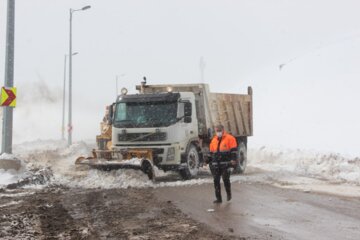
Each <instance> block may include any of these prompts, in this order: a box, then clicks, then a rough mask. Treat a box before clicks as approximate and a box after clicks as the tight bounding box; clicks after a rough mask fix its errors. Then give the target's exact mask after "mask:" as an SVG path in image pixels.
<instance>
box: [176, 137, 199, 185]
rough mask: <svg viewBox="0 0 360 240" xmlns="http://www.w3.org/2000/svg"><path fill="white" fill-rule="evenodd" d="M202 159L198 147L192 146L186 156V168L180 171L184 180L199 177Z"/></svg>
mask: <svg viewBox="0 0 360 240" xmlns="http://www.w3.org/2000/svg"><path fill="white" fill-rule="evenodd" d="M199 163H200V157H199V152H198V151H197V149H196V147H195V146H194V145H193V144H191V145H190V147H189V150H188V151H187V154H186V167H184V168H183V169H181V170H180V171H179V173H180V175H181V177H182V178H183V179H184V180H187V179H190V178H192V177H195V176H197V173H198V171H199Z"/></svg>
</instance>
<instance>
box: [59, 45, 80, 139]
mask: <svg viewBox="0 0 360 240" xmlns="http://www.w3.org/2000/svg"><path fill="white" fill-rule="evenodd" d="M76 54H78V53H77V52H75V53H73V54H72V55H73V56H74V55H76ZM67 57H68V55H67V54H65V55H64V83H63V106H62V125H61V139H62V140H65V99H66V90H65V89H66V62H67V61H66V60H67Z"/></svg>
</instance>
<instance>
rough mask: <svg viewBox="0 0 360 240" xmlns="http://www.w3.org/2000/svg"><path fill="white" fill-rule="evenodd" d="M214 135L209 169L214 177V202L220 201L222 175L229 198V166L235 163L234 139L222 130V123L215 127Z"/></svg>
mask: <svg viewBox="0 0 360 240" xmlns="http://www.w3.org/2000/svg"><path fill="white" fill-rule="evenodd" d="M215 131H216V136H214V137H213V139H212V140H211V143H210V153H211V155H210V170H211V173H212V175H213V177H214V187H215V197H216V200H215V201H214V203H221V202H222V198H221V187H220V178H221V176H222V179H223V182H224V186H225V190H226V194H227V200H228V201H230V200H231V184H230V169H229V168H230V167H231V166H234V165H235V164H236V161H235V160H236V150H237V143H236V139H235V138H234V137H233V136H232V135H230V134H229V133H227V132H226V131H225V130H224V126H223V125H217V126H216V128H215Z"/></svg>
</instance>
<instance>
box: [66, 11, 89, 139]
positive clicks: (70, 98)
mask: <svg viewBox="0 0 360 240" xmlns="http://www.w3.org/2000/svg"><path fill="white" fill-rule="evenodd" d="M89 8H90V6H85V7H83V8H81V9H75V10H74V9H71V8H70V34H69V37H70V39H69V122H68V146H70V145H71V144H72V131H73V126H72V57H73V53H72V17H73V13H74V12H76V11H84V10H87V9H89Z"/></svg>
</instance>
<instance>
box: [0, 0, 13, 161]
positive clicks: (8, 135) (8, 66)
mask: <svg viewBox="0 0 360 240" xmlns="http://www.w3.org/2000/svg"><path fill="white" fill-rule="evenodd" d="M14 33H15V0H8V1H7V25H6V55H5V84H4V85H5V87H8V88H10V87H13V86H14ZM12 131H13V108H12V107H4V109H3V128H2V145H1V153H9V154H11V153H12Z"/></svg>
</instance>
